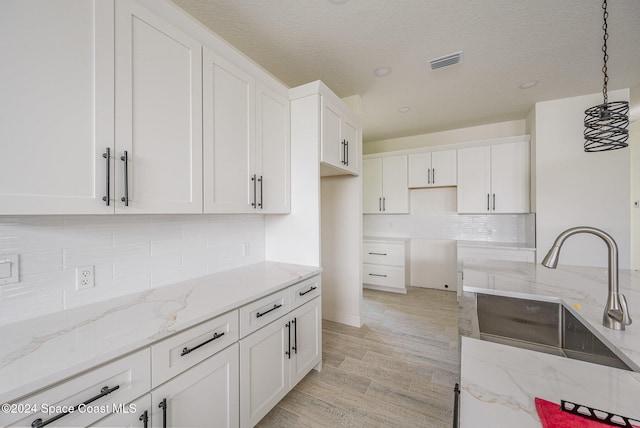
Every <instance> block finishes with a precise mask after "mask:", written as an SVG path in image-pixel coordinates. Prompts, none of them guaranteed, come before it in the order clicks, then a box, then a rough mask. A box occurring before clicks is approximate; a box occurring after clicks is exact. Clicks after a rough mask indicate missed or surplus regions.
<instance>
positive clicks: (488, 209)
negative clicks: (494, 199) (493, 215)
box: [487, 193, 491, 211]
mask: <svg viewBox="0 0 640 428" xmlns="http://www.w3.org/2000/svg"><path fill="white" fill-rule="evenodd" d="M487 211H491V209H490V208H489V194H488V193H487Z"/></svg>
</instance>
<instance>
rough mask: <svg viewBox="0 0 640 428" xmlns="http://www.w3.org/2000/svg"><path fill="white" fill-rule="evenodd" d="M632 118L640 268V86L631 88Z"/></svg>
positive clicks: (638, 262) (635, 254) (634, 234)
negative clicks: (638, 204)
mask: <svg viewBox="0 0 640 428" xmlns="http://www.w3.org/2000/svg"><path fill="white" fill-rule="evenodd" d="M630 116H631V120H633V121H634V122H632V123H631V125H630V126H629V150H631V201H632V205H631V268H632V269H640V208H634V207H633V202H634V201H639V202H640V86H636V87H634V88H631V112H630Z"/></svg>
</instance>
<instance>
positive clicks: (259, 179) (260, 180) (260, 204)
mask: <svg viewBox="0 0 640 428" xmlns="http://www.w3.org/2000/svg"><path fill="white" fill-rule="evenodd" d="M258 181H259V182H260V203H259V204H258V207H260V208H263V207H262V176H260V178H258Z"/></svg>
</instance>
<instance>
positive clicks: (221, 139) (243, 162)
mask: <svg viewBox="0 0 640 428" xmlns="http://www.w3.org/2000/svg"><path fill="white" fill-rule="evenodd" d="M203 68H204V75H203V94H204V95H203V97H204V98H203V106H204V107H203V112H204V193H205V196H204V209H205V212H209V213H244V212H253V211H255V209H254V208H253V207H252V206H251V203H252V202H253V197H254V192H253V189H254V184H255V185H256V188H257V181H256V180H257V179H254V180H253V181H252V180H251V179H252V178H253V175H252V174H253V173H252V172H251V168H252V166H253V165H252V161H251V154H252V153H253V151H254V150H255V147H254V145H255V79H254V78H253V76H251V75H250V74H249V73H247V72H245V71H244V70H242V69H240V68H239V67H237V66H235V65H234V64H232V63H230V62H229V61H227V60H225V59H224V58H222V57H221V56H220V55H217V54H215V53H214V52H212V51H210V50H208V49H205V50H204V66H203Z"/></svg>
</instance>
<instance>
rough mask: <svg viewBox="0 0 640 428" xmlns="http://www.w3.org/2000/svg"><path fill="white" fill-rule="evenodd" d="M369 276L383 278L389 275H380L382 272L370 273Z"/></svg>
mask: <svg viewBox="0 0 640 428" xmlns="http://www.w3.org/2000/svg"><path fill="white" fill-rule="evenodd" d="M369 276H381V277H383V278H386V277H387V275H380V274H377V273H370V274H369Z"/></svg>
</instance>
